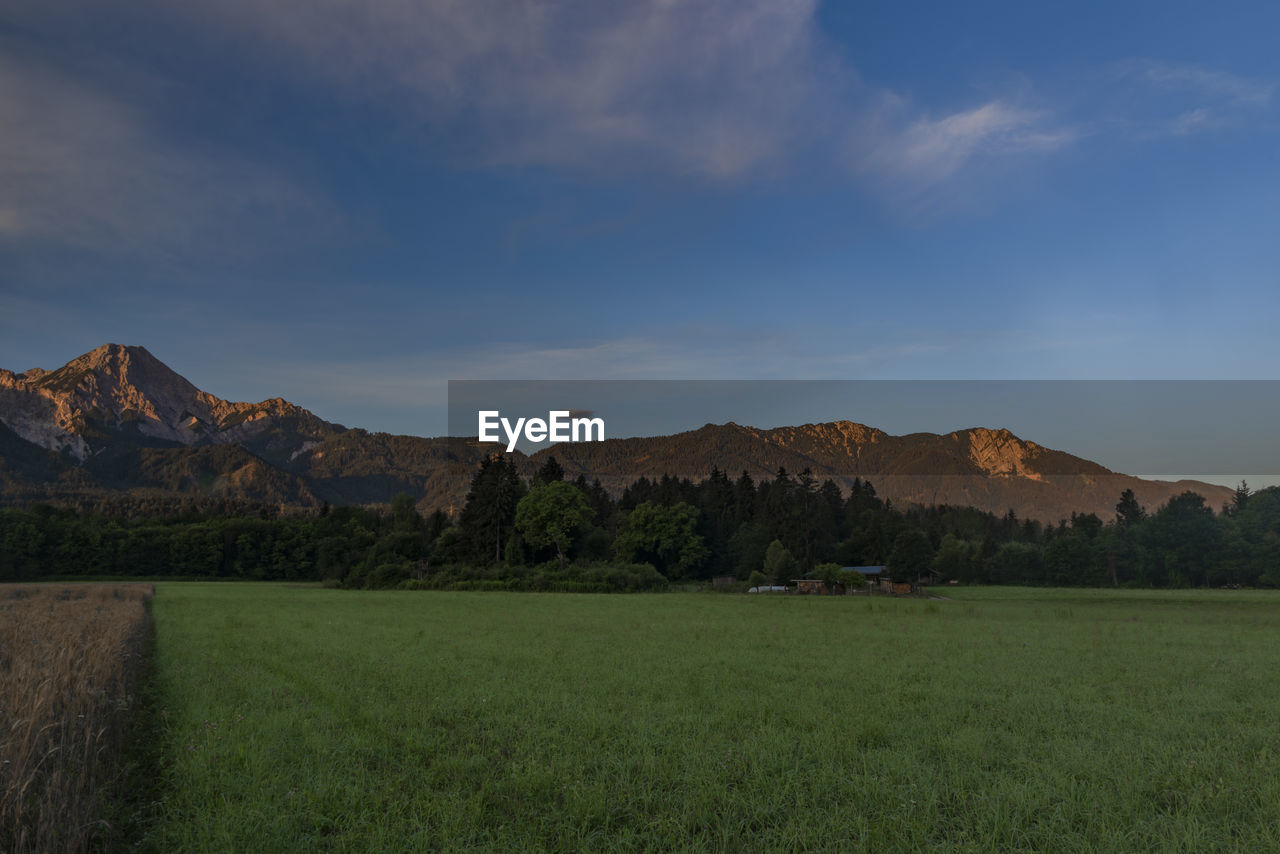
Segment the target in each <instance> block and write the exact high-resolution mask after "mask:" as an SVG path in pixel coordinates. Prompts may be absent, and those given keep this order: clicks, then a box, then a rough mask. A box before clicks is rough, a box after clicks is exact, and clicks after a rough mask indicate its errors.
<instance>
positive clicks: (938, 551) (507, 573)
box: [0, 456, 1280, 591]
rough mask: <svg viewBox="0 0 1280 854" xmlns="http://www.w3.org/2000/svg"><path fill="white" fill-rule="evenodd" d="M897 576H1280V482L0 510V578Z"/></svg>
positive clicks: (345, 582)
mask: <svg viewBox="0 0 1280 854" xmlns="http://www.w3.org/2000/svg"><path fill="white" fill-rule="evenodd" d="M850 565H886V566H887V567H888V573H889V574H890V575H892V576H893V577H894V578H896V579H899V580H912V581H914V580H916V579H917V578H931V579H932V580H935V581H952V580H955V581H959V582H962V583H994V584H1034V585H1054V586H1063V585H1067V586H1070V585H1082V586H1091V585H1126V586H1151V587H1191V586H1195V587H1201V586H1214V587H1221V586H1235V585H1240V586H1280V488H1271V489H1265V490H1261V491H1259V492H1256V493H1254V492H1251V491H1250V490H1249V489H1248V487H1247V486H1246V485H1245V484H1241V486H1240V488H1239V489H1237V490H1236V493H1235V496H1234V498H1233V499H1232V500H1231V502H1229V503H1228V504H1227V505H1226V506H1224V507H1222V508H1220V512H1215V510H1214V508H1212V507H1210V506H1208V505H1207V503H1206V502H1205V500H1204V499H1203V498H1202V497H1201V496H1200V495H1198V494H1195V493H1191V492H1187V493H1183V494H1182V495H1179V496H1176V497H1174V498H1173V499H1171V500H1170V501H1168V502H1167V503H1166V504H1164V505H1163V506H1161V507H1159V508H1156V509H1148V508H1144V507H1142V506H1140V505H1139V503H1138V502H1137V501H1136V500H1135V498H1134V496H1133V494H1132V492H1130V491H1126V492H1125V493H1123V494H1122V495H1120V496H1117V503H1116V508H1115V515H1114V517H1113V518H1110V519H1102V518H1100V517H1099V516H1098V515H1096V514H1093V513H1089V514H1072V516H1071V517H1070V518H1068V519H1063V520H1061V521H1060V522H1059V523H1058V524H1056V525H1055V524H1048V525H1045V524H1041V523H1040V522H1038V521H1033V520H1022V519H1019V518H1018V517H1017V516H1016V515H1015V514H1014V513H1013V511H1010V512H1008V513H1006V514H1005V515H1003V516H998V515H995V514H991V513H986V512H981V511H978V510H974V509H972V508H966V507H950V506H945V505H943V506H932V507H918V506H909V507H901V508H899V507H895V506H894V505H893V504H892V502H890V501H886V500H883V499H881V498H880V497H878V496H877V495H876V491H875V488H874V486H873V485H872V484H871V483H870V482H866V481H861V480H859V481H855V482H854V484H853V487H852V489H851V490H849V491H848V492H847V493H844V492H842V490H841V489H840V488H839V487H838V486H837V485H836V484H835V483H834V482H832V481H829V480H828V481H824V482H822V483H819V482H817V480H816V479H815V478H814V477H813V476H812V475H811V474H810V473H809V472H808V471H807V470H806V471H803V472H800V473H799V474H797V475H794V476H793V475H791V474H788V473H787V472H786V471H785V470H779V471H778V472H777V474H776V475H775V476H773V477H772V478H767V479H762V480H759V481H757V480H755V479H753V478H752V477H751V476H750V475H748V474H746V473H745V472H744V473H743V474H742V475H741V476H740V477H738V478H736V479H732V478H730V477H729V476H728V475H726V474H725V473H723V472H721V471H719V470H718V469H716V470H713V471H712V473H711V475H710V477H708V478H706V479H704V480H702V481H700V482H692V481H690V480H685V479H676V478H671V477H662V478H660V479H657V480H650V479H648V478H643V477H642V478H640V479H639V480H637V481H635V482H634V483H632V484H631V485H630V486H628V487H627V488H626V489H625V490H624V491H623V493H622V494H621V495H620V496H618V497H616V498H615V497H613V496H611V495H609V494H608V493H607V492H606V490H605V489H604V488H603V487H602V486H601V485H600V483H599V482H593V483H588V482H587V480H586V479H585V478H584V477H578V478H577V479H576V480H573V481H568V480H567V479H566V478H565V474H564V470H563V469H562V467H561V466H560V465H559V463H558V462H557V461H556V460H555V459H554V458H548V459H547V460H546V461H545V463H544V464H543V465H542V467H541V468H540V469H538V470H537V472H536V473H535V474H534V475H533V477H531V478H528V479H525V478H522V477H521V476H520V474H519V472H518V471H517V468H516V465H515V463H514V462H512V461H511V460H508V459H505V458H504V457H502V456H495V457H492V458H489V459H486V460H484V461H483V462H481V463H480V465H479V466H478V468H477V470H476V472H475V474H474V477H473V478H472V481H471V487H470V491H469V492H468V495H467V498H466V503H465V505H464V506H463V507H462V509H461V512H460V513H459V514H458V515H457V518H456V519H451V518H449V517H448V516H446V515H445V514H444V513H441V512H436V513H434V514H432V515H430V516H426V517H424V516H422V515H421V514H419V513H418V512H417V510H416V509H415V507H414V502H413V500H412V498H410V497H409V496H407V495H401V496H398V497H397V498H396V500H395V501H394V502H392V504H391V506H390V507H389V508H388V507H382V508H362V507H352V506H342V507H330V506H328V505H325V506H323V507H321V508H319V509H318V510H315V511H314V512H311V513H308V514H306V515H279V514H278V513H276V512H274V511H273V510H272V509H271V508H269V507H265V506H263V507H249V506H200V505H195V504H193V505H191V506H188V507H186V508H185V509H183V510H182V511H181V512H172V510H170V512H168V514H167V515H164V516H156V515H149V514H148V513H147V507H146V504H145V502H138V501H134V502H133V503H131V504H128V505H120V506H118V507H114V508H111V507H100V508H98V509H97V510H96V511H92V512H89V511H77V510H70V509H59V508H55V507H51V506H47V505H36V506H32V507H28V508H25V509H5V510H0V581H19V580H22V581H25V580H34V579H41V578H70V577H77V578H85V577H121V576H130V577H134V576H151V577H182V578H228V579H232V578H234V579H275V580H320V581H325V582H326V583H328V584H330V585H332V586H341V587H396V586H400V587H410V588H437V589H440V588H449V589H526V590H580V591H607V590H657V589H662V588H664V587H665V586H666V585H667V584H668V582H688V583H693V582H701V581H706V580H709V579H711V578H713V577H717V576H734V577H736V578H739V579H743V580H744V581H745V580H746V579H751V580H752V581H753V582H755V583H764V582H773V583H781V584H786V583H787V582H789V581H790V580H791V579H794V578H798V577H804V576H806V575H814V574H821V573H823V572H829V571H830V569H831V568H832V567H833V566H835V567H839V566H850Z"/></svg>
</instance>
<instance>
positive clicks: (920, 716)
mask: <svg viewBox="0 0 1280 854" xmlns="http://www.w3.org/2000/svg"><path fill="white" fill-rule="evenodd" d="M947 595H950V596H952V597H954V598H953V599H951V600H949V601H925V600H891V599H887V598H872V599H868V598H865V597H841V598H818V597H797V596H780V597H753V596H737V595H711V594H665V595H664V594H655V595H631V596H599V595H597V596H591V595H556V594H501V593H495V594H475V593H404V592H398V593H397V592H385V593H383V592H365V593H361V592H347V591H334V590H322V589H315V588H304V587H287V586H269V585H248V584H243V585H241V584H194V583H191V584H180V583H175V584H163V585H160V586H159V589H158V592H157V595H156V597H155V600H154V602H153V608H154V614H155V617H156V625H157V673H158V680H159V681H158V689H159V691H158V694H157V697H156V703H155V704H156V708H155V710H154V712H155V720H156V726H157V728H158V729H159V732H156V733H155V738H156V744H155V748H156V752H157V755H158V756H159V757H160V773H159V779H158V780H157V781H156V784H157V789H156V792H155V797H156V799H157V803H156V804H155V806H154V808H153V810H152V814H151V815H150V817H149V818H148V820H147V824H146V826H147V836H146V839H145V840H144V847H145V848H149V849H154V850H163V851H171V850H191V851H219V852H221V851H284V850H299V851H313V850H321V851H323V850H336V851H400V850H424V851H428V850H439V851H460V850H485V851H490V850H491V851H516V850H554V851H592V850H627V851H632V850H650V851H680V850H687V851H707V850H723V851H775V850H783V851H801V850H803V851H845V850H857V849H865V850H872V851H975V852H978V851H981V852H990V851H994V850H1002V851H1014V850H1020V851H1124V852H1132V851H1146V850H1170V851H1197V852H1199V851H1212V850H1238V851H1263V850H1280V773H1278V772H1280V678H1277V675H1278V674H1280V595H1277V594H1272V593H1260V592H1228V591H1202V592H1153V591H1118V592H1115V591H1093V590H1078V591H1077V590H1071V591H1065V590H1056V591H1054V590H1027V589H999V588H991V589H961V590H955V589H949V590H948V591H947Z"/></svg>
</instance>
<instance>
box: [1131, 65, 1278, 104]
mask: <svg viewBox="0 0 1280 854" xmlns="http://www.w3.org/2000/svg"><path fill="white" fill-rule="evenodd" d="M1133 73H1135V74H1137V75H1140V76H1141V77H1143V78H1144V79H1145V80H1147V81H1148V82H1149V83H1152V84H1154V85H1157V86H1162V87H1166V88H1169V89H1175V90H1184V91H1190V92H1192V93H1196V94H1198V95H1200V96H1201V97H1204V98H1207V99H1210V100H1214V101H1218V102H1225V103H1227V104H1231V105H1234V106H1242V107H1244V106H1248V107H1262V106H1265V105H1266V104H1267V103H1268V102H1269V101H1270V100H1271V95H1272V93H1273V92H1274V91H1275V86H1274V85H1273V84H1271V83H1269V82H1267V81H1264V80H1257V79H1254V78H1250V77H1242V76H1240V75H1237V74H1230V73H1228V72H1226V71H1215V70H1212V69H1207V68H1202V67H1200V66H1195V65H1176V64H1170V63H1165V62H1155V61H1146V62H1141V63H1136V64H1135V65H1134V66H1133Z"/></svg>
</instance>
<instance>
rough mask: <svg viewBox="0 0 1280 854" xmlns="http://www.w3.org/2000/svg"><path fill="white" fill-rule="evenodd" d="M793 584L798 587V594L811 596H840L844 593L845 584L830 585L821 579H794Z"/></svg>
mask: <svg viewBox="0 0 1280 854" xmlns="http://www.w3.org/2000/svg"><path fill="white" fill-rule="evenodd" d="M791 583H792V584H794V585H795V586H796V592H797V593H805V594H808V595H810V596H839V595H840V594H842V593H844V585H843V584H828V583H827V582H825V581H823V580H822V579H820V578H793V579H791Z"/></svg>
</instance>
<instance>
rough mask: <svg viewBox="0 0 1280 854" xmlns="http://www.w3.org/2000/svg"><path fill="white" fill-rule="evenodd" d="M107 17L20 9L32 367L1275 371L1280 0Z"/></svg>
mask: <svg viewBox="0 0 1280 854" xmlns="http://www.w3.org/2000/svg"><path fill="white" fill-rule="evenodd" d="M108 5H116V4H101V3H91V2H88V1H87V0H65V2H59V1H58V0H53V2H50V0H41V1H40V2H28V0H9V1H8V2H6V3H5V4H4V9H3V11H0V366H2V367H5V368H8V369H11V370H24V369H27V368H31V367H37V366H38V367H44V368H53V367H56V366H58V365H61V364H63V363H65V362H66V361H68V360H70V359H72V358H74V357H75V356H77V355H79V354H81V353H83V352H86V351H88V350H91V349H93V348H94V347H97V346H99V345H101V344H104V343H107V342H115V343H121V344H140V345H143V346H145V347H147V348H148V349H149V350H150V351H151V352H152V353H154V354H155V355H156V356H157V357H158V358H160V359H161V360H163V361H165V362H166V363H168V364H169V365H170V366H171V367H173V368H174V369H175V370H177V371H178V372H179V373H181V374H183V375H184V376H186V377H187V378H188V379H190V380H191V381H192V382H194V383H195V384H196V385H197V386H199V387H200V388H202V389H205V390H207V391H210V392H212V393H213V394H216V395H218V396H220V397H223V398H227V399H232V400H261V399H265V398H269V397H276V396H281V397H285V398H287V399H289V400H292V401H294V402H296V403H299V404H300V405H303V406H305V407H307V408H309V409H311V410H313V411H314V412H316V413H317V414H319V415H320V416H321V417H324V418H327V419H330V420H332V421H337V422H340V423H343V424H347V425H349V426H361V427H365V428H367V429H371V430H386V431H390V432H397V433H409V434H416V435H440V434H442V433H444V432H445V430H446V413H445V405H446V401H447V382H448V381H449V380H466V379H804V380H818V379H858V380H862V379H892V380H902V379H911V380H919V379H936V380H991V379H996V380H1006V379H1016V380H1040V379H1053V380H1059V379H1073V380H1081V379H1083V380H1104V379H1105V380H1110V379H1180V380H1202V379H1231V380H1235V379H1250V380H1256V379H1268V380H1269V379H1276V378H1277V371H1276V369H1275V367H1274V365H1276V364H1277V357H1278V356H1280V343H1278V342H1280V336H1277V335H1275V334H1274V326H1275V321H1276V319H1277V318H1278V317H1280V287H1277V285H1280V282H1278V281H1277V271H1278V270H1280V235H1278V234H1277V231H1278V230H1280V162H1277V152H1280V145H1278V143H1280V121H1278V118H1280V116H1278V113H1277V93H1276V86H1277V82H1278V81H1280V52H1277V51H1276V50H1275V49H1274V34H1275V33H1276V32H1280V5H1277V4H1274V3H1265V2H1249V3H1238V2H1236V3H1233V2H1221V3H1216V4H1212V5H1211V4H1205V3H1180V2H1176V0H1166V1H1165V2H1159V3H1156V2H1142V3H1126V2H1105V3H1102V2H1098V3H1094V2H1082V1H1081V0H1076V1H1075V2H1071V3H1057V2H1044V3H1025V2H1018V3H1012V2H1010V3H1004V2H972V3H964V4H955V3H945V4H944V3H919V2H905V1H904V0H895V2H859V3H831V2H828V3H818V2H805V0H631V1H630V2H626V3H599V2H552V0H547V2H520V0H502V2H495V0H469V2H465V3H464V2H455V0H418V2H404V0H365V2H361V3H351V2H344V0H279V2H273V3H270V4H262V3H258V2H249V0H218V2H211V0H189V2H183V3H172V2H163V3H162V2H155V1H154V0H135V2H133V3H130V4H128V8H127V9H124V10H122V9H120V8H107V7H108ZM836 408H841V411H832V412H831V413H830V414H829V416H828V417H829V418H830V419H837V418H847V419H849V420H854V421H860V420H862V421H867V420H868V419H865V418H860V417H859V413H858V412H850V411H843V408H842V407H836ZM1226 416H1227V414H1225V413H1224V421H1228V420H1229V419H1228V418H1227V417H1226ZM708 420H709V419H708ZM967 426H975V425H971V424H937V425H935V426H934V427H933V429H934V430H936V431H937V432H946V431H949V430H952V429H958V428H961V427H967ZM984 426H1002V425H995V424H992V425H984ZM1268 426H1269V427H1270V426H1272V425H1268ZM1271 432H1272V433H1274V430H1272V431H1271ZM1027 438H1031V439H1037V438H1038V437H1035V436H1030V437H1027ZM1065 449H1066V450H1071V448H1070V447H1068V448H1065Z"/></svg>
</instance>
